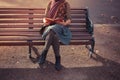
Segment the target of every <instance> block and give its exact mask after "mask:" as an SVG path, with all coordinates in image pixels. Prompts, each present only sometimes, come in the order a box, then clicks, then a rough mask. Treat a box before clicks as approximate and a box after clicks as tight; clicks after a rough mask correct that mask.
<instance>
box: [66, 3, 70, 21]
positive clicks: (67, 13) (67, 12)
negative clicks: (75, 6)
mask: <svg viewBox="0 0 120 80" xmlns="http://www.w3.org/2000/svg"><path fill="white" fill-rule="evenodd" d="M66 18H67V19H70V20H71V13H70V4H69V3H68V2H67V3H66Z"/></svg>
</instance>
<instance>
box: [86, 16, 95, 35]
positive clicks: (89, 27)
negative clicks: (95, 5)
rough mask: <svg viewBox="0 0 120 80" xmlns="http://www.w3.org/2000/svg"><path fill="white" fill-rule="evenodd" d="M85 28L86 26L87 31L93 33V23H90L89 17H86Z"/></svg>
mask: <svg viewBox="0 0 120 80" xmlns="http://www.w3.org/2000/svg"><path fill="white" fill-rule="evenodd" d="M86 28H87V30H88V32H89V33H90V34H92V35H93V31H94V25H93V23H92V21H91V20H90V18H89V17H87V26H86Z"/></svg>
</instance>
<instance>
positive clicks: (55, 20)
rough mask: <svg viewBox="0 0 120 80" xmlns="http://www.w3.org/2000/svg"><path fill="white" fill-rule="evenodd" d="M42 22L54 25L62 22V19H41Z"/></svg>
mask: <svg viewBox="0 0 120 80" xmlns="http://www.w3.org/2000/svg"><path fill="white" fill-rule="evenodd" d="M43 22H44V23H49V24H53V23H56V22H63V19H61V18H57V19H52V18H43Z"/></svg>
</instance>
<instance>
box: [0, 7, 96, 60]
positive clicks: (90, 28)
mask: <svg viewBox="0 0 120 80" xmlns="http://www.w3.org/2000/svg"><path fill="white" fill-rule="evenodd" d="M83 9H85V10H86V20H85V21H86V29H87V31H88V33H89V34H90V35H91V37H92V38H91V39H90V40H89V42H71V43H70V45H85V46H86V48H87V49H88V50H89V57H92V53H94V46H95V39H94V36H93V34H94V33H93V32H94V26H93V23H92V22H91V20H90V17H89V11H88V8H83ZM14 10H16V11H20V10H24V11H28V12H29V21H28V22H27V23H28V24H29V25H28V28H29V30H32V29H33V27H34V25H33V24H34V17H35V16H34V14H33V12H34V10H39V8H0V12H1V13H0V14H3V15H4V13H5V14H9V13H12V11H13V12H14ZM41 10H44V9H43V8H41ZM73 10H75V9H73ZM76 10H77V9H76ZM81 10H82V9H81ZM7 12H8V13H7ZM14 13H16V12H14ZM3 15H0V18H5V17H6V16H5V15H4V16H3ZM13 16H14V15H13ZM13 16H12V17H13ZM30 16H31V17H30ZM24 17H26V16H24ZM18 18H20V17H19V16H18ZM32 21H33V22H32ZM4 22H5V21H4V20H3V21H2V20H1V19H0V24H1V23H4ZM21 22H23V21H21ZM21 22H19V23H21ZM35 22H37V23H38V21H35ZM5 23H9V20H8V21H6V22H5ZM11 23H12V22H11ZM13 23H15V22H13ZM39 26H40V25H39ZM1 27H2V25H0V29H1ZM7 27H10V26H9V25H7V26H6V28H7ZM11 27H13V28H14V26H11ZM22 27H24V26H22ZM37 27H38V26H37ZM1 35H2V34H0V36H1ZM4 35H5V34H4ZM4 35H2V36H4ZM16 35H17V34H16ZM8 39H9V38H8ZM0 41H2V40H1V39H0ZM14 41H15V40H14ZM44 43H45V42H44V41H43V40H42V42H33V40H32V39H31V40H30V39H28V40H27V41H26V42H23V43H22V42H18V43H11V42H10V41H9V40H8V43H7V42H6V43H2V42H0V46H29V57H30V58H31V57H32V56H31V51H32V48H33V46H34V45H44ZM89 45H90V46H89Z"/></svg>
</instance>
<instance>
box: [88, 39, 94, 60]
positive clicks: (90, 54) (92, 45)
mask: <svg viewBox="0 0 120 80" xmlns="http://www.w3.org/2000/svg"><path fill="white" fill-rule="evenodd" d="M91 42H92V43H91V50H90V53H89V57H90V58H91V57H92V54H93V53H94V47H95V39H94V38H92V40H91Z"/></svg>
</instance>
